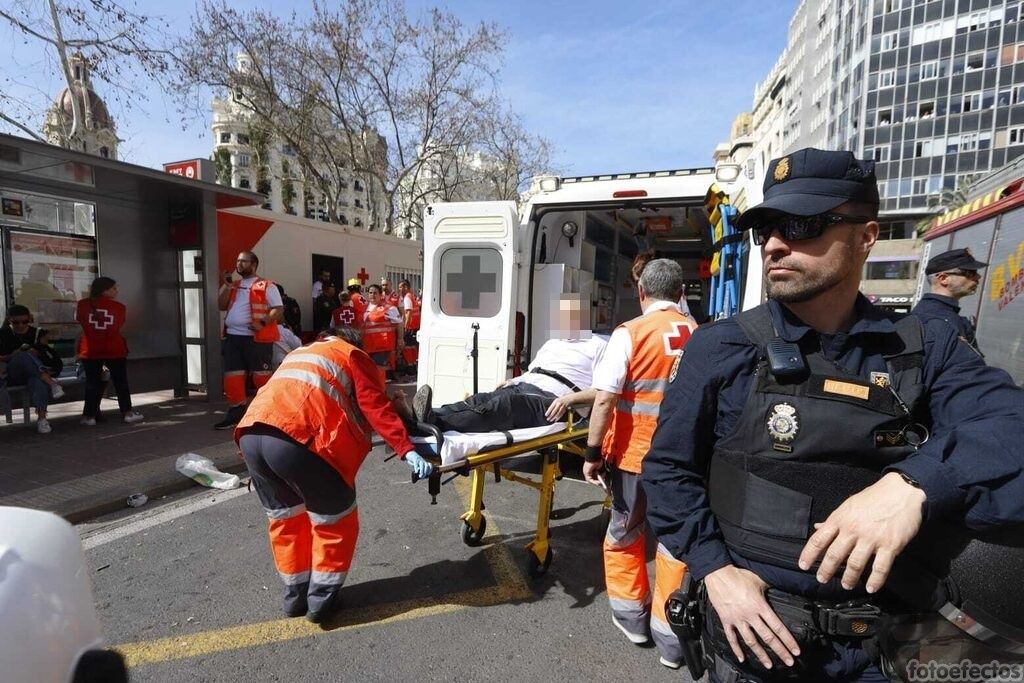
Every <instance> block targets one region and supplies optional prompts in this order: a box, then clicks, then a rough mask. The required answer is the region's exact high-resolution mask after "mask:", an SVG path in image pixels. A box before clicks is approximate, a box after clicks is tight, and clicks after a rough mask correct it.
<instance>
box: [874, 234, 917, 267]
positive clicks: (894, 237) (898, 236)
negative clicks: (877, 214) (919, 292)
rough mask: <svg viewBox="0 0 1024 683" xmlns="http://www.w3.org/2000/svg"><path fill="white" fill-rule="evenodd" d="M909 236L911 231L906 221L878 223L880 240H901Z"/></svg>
mask: <svg viewBox="0 0 1024 683" xmlns="http://www.w3.org/2000/svg"><path fill="white" fill-rule="evenodd" d="M911 236H913V229H912V228H911V226H910V225H909V223H908V222H907V221H879V222H878V239H880V240H902V239H907V238H908V237H911ZM872 279H877V278H872Z"/></svg>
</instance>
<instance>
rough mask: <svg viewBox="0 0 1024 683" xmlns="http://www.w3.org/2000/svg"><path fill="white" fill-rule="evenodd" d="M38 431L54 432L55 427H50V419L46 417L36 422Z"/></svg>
mask: <svg viewBox="0 0 1024 683" xmlns="http://www.w3.org/2000/svg"><path fill="white" fill-rule="evenodd" d="M36 431H37V432H39V433H40V434H49V433H50V432H52V431H53V429H52V428H51V427H50V421H49V420H47V419H46V418H45V417H44V418H43V419H41V420H39V421H38V422H36Z"/></svg>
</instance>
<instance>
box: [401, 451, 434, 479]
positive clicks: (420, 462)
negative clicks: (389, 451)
mask: <svg viewBox="0 0 1024 683" xmlns="http://www.w3.org/2000/svg"><path fill="white" fill-rule="evenodd" d="M405 462H406V464H407V465H409V469H411V470H412V472H413V474H415V475H416V476H417V477H419V478H420V479H426V478H427V477H429V476H430V473H431V472H433V471H434V466H433V465H431V464H430V463H429V462H427V461H426V460H424V459H423V457H422V456H421V455H420V454H419V453H417V452H416V451H409V452H408V453H406V454H405Z"/></svg>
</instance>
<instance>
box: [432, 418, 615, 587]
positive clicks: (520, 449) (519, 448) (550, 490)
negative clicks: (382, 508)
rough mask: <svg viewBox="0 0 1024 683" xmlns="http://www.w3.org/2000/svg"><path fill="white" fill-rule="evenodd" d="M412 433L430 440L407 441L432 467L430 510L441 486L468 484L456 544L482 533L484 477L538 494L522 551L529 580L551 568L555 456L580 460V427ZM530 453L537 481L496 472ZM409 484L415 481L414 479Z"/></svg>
mask: <svg viewBox="0 0 1024 683" xmlns="http://www.w3.org/2000/svg"><path fill="white" fill-rule="evenodd" d="M416 427H417V428H418V429H419V431H426V432H429V433H430V436H413V437H412V441H413V446H414V447H415V448H416V451H417V453H419V454H420V455H421V456H423V457H424V458H426V459H427V460H429V461H430V462H431V463H432V464H434V473H433V474H431V475H430V477H429V480H428V491H429V493H430V496H431V504H432V505H434V504H436V503H437V495H438V493H440V490H441V484H442V483H448V482H449V481H451V480H452V479H454V478H455V477H456V476H460V475H462V476H470V477H471V478H472V481H471V485H470V496H469V509H468V510H466V512H465V513H463V514H462V516H461V519H462V541H463V542H464V543H465V544H466V545H468V546H478V545H480V543H481V542H482V541H483V538H484V533H485V532H486V531H487V518H486V517H485V516H484V513H483V510H484V483H485V482H486V480H487V475H488V474H489V473H493V475H494V480H495V482H500V481H501V480H502V479H505V480H507V481H511V482H515V483H517V484H523V485H525V486H529V487H530V488H532V489H535V490H536V491H537V492H538V493H539V501H538V503H537V529H536V532H535V534H534V537H533V540H532V541H530V543H528V544H527V546H526V550H527V551H528V553H527V571H528V572H529V574H530V576H531V577H534V578H538V577H540V576H543V575H544V573H545V572H547V570H548V567H549V566H550V565H551V545H550V533H549V520H550V517H551V506H552V503H553V501H554V494H555V482H556V481H557V480H559V479H561V478H562V472H561V469H560V467H559V458H558V456H559V453H560V452H562V451H565V452H568V453H572V454H574V455H578V456H580V457H582V456H583V451H584V449H585V447H586V439H587V432H588V429H587V427H586V425H585V423H583V422H580V421H578V420H577V421H574V420H573V418H572V416H571V415H570V417H569V420H568V422H560V423H555V424H552V425H548V426H545V427H534V428H531V429H517V430H512V431H510V432H493V433H490V432H489V433H484V434H462V433H459V432H445V433H443V434H442V433H441V432H440V431H439V430H438V429H437V428H436V427H433V425H424V424H419V425H417V426H416ZM533 452H537V453H538V454H539V455H540V458H541V471H540V479H534V478H532V477H527V476H524V475H522V474H520V473H518V472H515V471H512V470H511V469H508V468H505V467H502V463H503V462H504V461H507V460H510V459H513V458H518V457H520V456H523V455H527V454H530V453H533ZM446 475H450V476H449V477H448V479H447V480H446V481H444V482H442V481H441V480H442V477H445V476H446ZM413 481H416V477H415V475H414V476H413ZM606 505H607V501H606Z"/></svg>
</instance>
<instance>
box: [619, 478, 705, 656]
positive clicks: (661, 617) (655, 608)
mask: <svg viewBox="0 0 1024 683" xmlns="http://www.w3.org/2000/svg"><path fill="white" fill-rule="evenodd" d="M609 480H610V484H611V489H612V511H611V521H610V522H609V524H608V532H607V533H606V535H605V539H604V570H605V585H606V587H607V589H608V600H609V602H610V604H611V608H612V614H613V615H614V616H615V618H616V620H618V622H619V623H620V624H622V625H623V626H624V627H625V628H626V630H628V631H630V632H631V633H636V634H646V633H647V632H648V627H649V628H650V633H651V636H652V638H653V639H654V644H655V645H656V646H657V648H658V652H659V654H660V655H661V656H662V657H664V658H665V659H666V660H668V661H670V662H678V661H680V660H681V659H682V650H681V649H680V647H679V640H678V639H677V638H676V636H675V634H674V633H672V629H671V628H670V627H669V625H668V621H667V619H666V618H665V601H666V600H667V599H668V596H669V595H671V594H672V592H673V591H675V590H676V589H677V588H679V587H680V586H681V585H682V582H683V576H684V575H685V573H686V565H685V564H683V563H682V562H680V561H678V560H676V559H675V558H673V557H672V556H671V555H670V554H669V552H668V550H667V549H665V548H664V546H662V545H661V544H658V553H657V555H656V557H655V562H654V567H655V586H654V594H653V596H652V595H651V588H650V582H649V579H648V576H647V557H646V547H647V534H646V514H647V499H646V497H645V496H644V493H643V489H642V488H640V477H639V476H638V475H636V474H633V473H631V472H624V471H622V470H619V469H617V468H610V471H609ZM652 603H653V604H652Z"/></svg>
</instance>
